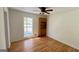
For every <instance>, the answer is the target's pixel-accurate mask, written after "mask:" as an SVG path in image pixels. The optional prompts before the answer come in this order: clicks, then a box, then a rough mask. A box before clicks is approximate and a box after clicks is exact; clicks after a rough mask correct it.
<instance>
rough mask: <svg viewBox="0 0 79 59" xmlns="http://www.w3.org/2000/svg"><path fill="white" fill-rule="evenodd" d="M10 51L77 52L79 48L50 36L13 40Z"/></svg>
mask: <svg viewBox="0 0 79 59" xmlns="http://www.w3.org/2000/svg"><path fill="white" fill-rule="evenodd" d="M8 50H9V52H77V51H79V50H77V49H75V48H72V47H70V46H68V45H65V44H63V43H61V42H58V41H56V40H54V39H51V38H49V37H37V38H31V39H27V40H21V41H17V42H13V43H12V45H11V47H10V48H9V49H8Z"/></svg>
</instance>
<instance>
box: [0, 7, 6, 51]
mask: <svg viewBox="0 0 79 59" xmlns="http://www.w3.org/2000/svg"><path fill="white" fill-rule="evenodd" d="M1 49H2V50H5V49H6V38H5V24H4V10H3V8H2V7H1V8H0V50H1Z"/></svg>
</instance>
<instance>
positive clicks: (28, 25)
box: [24, 17, 33, 37]
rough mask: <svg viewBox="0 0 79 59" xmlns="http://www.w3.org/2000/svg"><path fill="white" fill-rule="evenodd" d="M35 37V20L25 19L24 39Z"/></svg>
mask: <svg viewBox="0 0 79 59" xmlns="http://www.w3.org/2000/svg"><path fill="white" fill-rule="evenodd" d="M32 36H33V18H31V17H24V37H32Z"/></svg>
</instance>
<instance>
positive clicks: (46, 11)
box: [38, 7, 53, 14]
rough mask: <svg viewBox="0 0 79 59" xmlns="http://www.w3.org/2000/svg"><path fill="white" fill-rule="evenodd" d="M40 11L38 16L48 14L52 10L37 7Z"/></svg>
mask: <svg viewBox="0 0 79 59" xmlns="http://www.w3.org/2000/svg"><path fill="white" fill-rule="evenodd" d="M38 8H39V9H40V10H41V13H40V14H45V13H46V14H50V13H49V11H53V9H48V7H38Z"/></svg>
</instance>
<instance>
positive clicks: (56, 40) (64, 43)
mask: <svg viewBox="0 0 79 59" xmlns="http://www.w3.org/2000/svg"><path fill="white" fill-rule="evenodd" d="M47 37H49V38H51V39H54V40H56V41H58V42H60V43H62V44H65V45H67V46H69V47H72V48H74V49H76V50H79V49H78V48H75V47H73V46H71V45H69V44H66V43H65V42H62V41H60V40H57V39H56V38H55V37H51V36H49V35H47Z"/></svg>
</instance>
